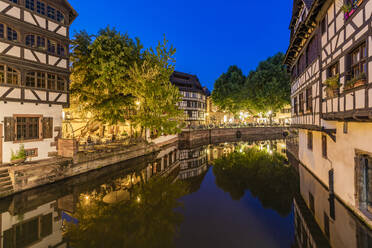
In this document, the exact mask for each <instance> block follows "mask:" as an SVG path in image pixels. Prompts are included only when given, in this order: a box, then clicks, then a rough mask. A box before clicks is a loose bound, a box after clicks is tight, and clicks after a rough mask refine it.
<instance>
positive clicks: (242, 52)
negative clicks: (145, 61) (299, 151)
mask: <svg viewBox="0 0 372 248" xmlns="http://www.w3.org/2000/svg"><path fill="white" fill-rule="evenodd" d="M292 1H293V0H280V1H278V0H266V1H253V0H229V1H227V0H111V1H107V0H105V1H102V0H99V1H98V0H89V1H86V0H84V1H82V0H69V2H70V3H71V5H72V6H73V7H74V8H75V9H76V10H77V12H78V13H79V16H78V18H77V19H76V20H75V22H74V23H73V25H72V26H71V31H72V34H73V33H74V31H77V30H81V29H85V30H87V31H88V32H89V33H92V34H93V33H94V34H95V33H96V32H97V31H98V30H99V29H101V28H104V27H106V26H107V25H110V26H111V27H115V28H116V29H117V30H119V31H121V32H124V33H125V32H127V33H128V34H129V35H130V36H131V37H132V38H134V37H139V38H140V40H141V41H142V43H143V44H144V45H145V47H149V46H156V44H157V41H159V40H162V39H163V35H164V34H165V35H166V38H167V39H168V40H169V41H170V43H171V44H173V45H174V46H175V47H176V48H177V53H176V60H177V63H176V70H178V71H182V72H187V73H191V74H196V75H197V76H198V77H199V79H200V81H201V83H202V84H203V85H205V86H207V87H208V88H209V89H210V90H212V89H213V85H214V82H215V80H216V79H217V78H218V77H219V76H220V75H221V74H222V73H223V72H225V71H226V70H227V68H228V67H229V66H230V65H234V64H236V65H238V66H239V67H240V68H241V69H242V70H243V71H244V73H245V74H247V73H248V72H249V71H250V70H253V69H255V67H256V66H257V64H258V62H259V61H261V60H264V59H266V58H267V57H269V56H272V55H274V54H275V53H276V52H278V51H281V52H285V51H286V49H287V47H288V42H289V31H288V26H289V21H290V17H291V9H292Z"/></svg>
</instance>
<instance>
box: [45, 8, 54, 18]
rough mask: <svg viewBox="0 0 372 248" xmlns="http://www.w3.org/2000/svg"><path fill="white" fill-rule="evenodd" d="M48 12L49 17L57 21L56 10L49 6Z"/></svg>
mask: <svg viewBox="0 0 372 248" xmlns="http://www.w3.org/2000/svg"><path fill="white" fill-rule="evenodd" d="M47 12H48V17H49V18H51V19H55V18H56V13H55V12H56V10H55V9H54V8H53V7H51V6H48V7H47Z"/></svg>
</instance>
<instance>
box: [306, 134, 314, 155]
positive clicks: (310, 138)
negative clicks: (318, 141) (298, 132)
mask: <svg viewBox="0 0 372 248" xmlns="http://www.w3.org/2000/svg"><path fill="white" fill-rule="evenodd" d="M307 148H308V149H309V150H313V132H310V131H309V132H307Z"/></svg>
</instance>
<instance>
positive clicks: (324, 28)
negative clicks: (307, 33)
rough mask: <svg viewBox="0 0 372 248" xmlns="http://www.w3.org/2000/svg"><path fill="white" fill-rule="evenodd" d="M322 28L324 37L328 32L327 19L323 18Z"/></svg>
mask: <svg viewBox="0 0 372 248" xmlns="http://www.w3.org/2000/svg"><path fill="white" fill-rule="evenodd" d="M320 26H321V31H322V35H323V34H325V33H326V32H327V19H326V17H324V18H323V20H322V22H321V24H320Z"/></svg>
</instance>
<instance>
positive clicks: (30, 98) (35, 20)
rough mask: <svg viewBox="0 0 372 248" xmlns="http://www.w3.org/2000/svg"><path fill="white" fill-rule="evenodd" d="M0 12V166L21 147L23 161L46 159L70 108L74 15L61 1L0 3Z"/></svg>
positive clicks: (50, 153)
mask: <svg viewBox="0 0 372 248" xmlns="http://www.w3.org/2000/svg"><path fill="white" fill-rule="evenodd" d="M36 3H37V4H36ZM49 3H50V4H49ZM1 9H2V12H1V14H0V17H1V22H0V39H1V45H0V47H1V51H2V54H1V56H0V59H1V62H0V164H1V163H2V162H3V163H8V162H10V160H11V151H12V150H13V151H17V150H18V149H19V147H20V143H24V146H25V149H26V155H27V156H28V157H32V158H34V159H46V158H48V157H50V156H52V155H55V153H56V151H57V142H56V141H57V139H58V138H59V136H60V132H61V127H62V106H68V104H69V92H68V89H69V75H70V71H69V42H70V40H69V26H70V24H71V23H72V22H73V20H74V19H75V18H76V16H77V13H76V12H75V10H74V9H72V7H71V5H70V4H69V3H68V2H67V1H66V0H61V1H37V2H36V1H33V0H32V1H31V0H30V1H19V0H13V1H1ZM3 130H4V132H3Z"/></svg>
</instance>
